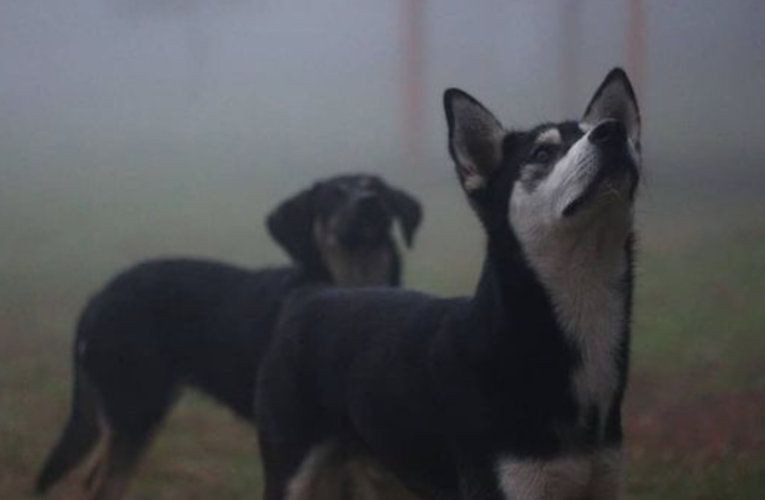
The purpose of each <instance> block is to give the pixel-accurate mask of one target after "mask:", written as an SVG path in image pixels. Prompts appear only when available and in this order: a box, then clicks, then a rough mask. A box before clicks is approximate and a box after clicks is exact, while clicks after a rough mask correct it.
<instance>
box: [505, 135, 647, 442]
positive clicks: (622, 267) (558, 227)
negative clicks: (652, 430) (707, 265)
mask: <svg viewBox="0 0 765 500" xmlns="http://www.w3.org/2000/svg"><path fill="white" fill-rule="evenodd" d="M596 161H597V157H596V151H595V148H594V146H592V145H591V144H590V142H589V141H588V140H587V137H586V135H585V136H583V137H582V138H581V139H580V140H579V141H578V142H577V143H575V144H574V145H573V146H572V147H571V148H570V149H569V151H568V153H567V154H566V155H565V156H564V157H563V158H561V159H560V160H559V161H558V164H557V165H555V167H554V169H553V171H552V172H551V173H550V174H549V175H548V176H547V177H546V178H545V179H543V180H542V181H541V182H540V183H539V184H537V185H536V186H535V187H534V189H533V190H531V191H529V190H527V188H526V187H525V186H524V184H523V183H522V182H517V183H516V185H515V187H514V188H513V193H512V197H511V202H510V224H511V226H512V227H513V230H514V232H515V233H516V235H517V236H518V238H519V240H520V242H521V245H522V247H523V249H524V253H525V255H526V257H527V259H528V260H529V263H530V265H531V267H532V268H533V269H534V271H535V272H536V273H537V275H538V276H539V279H540V281H541V283H542V284H543V285H544V286H545V288H546V289H547V291H548V293H549V294H550V297H551V300H552V303H553V307H554V308H555V311H556V313H557V318H558V321H559V323H560V325H561V327H562V328H563V330H564V332H565V333H566V334H567V335H568V336H569V338H570V339H571V340H572V341H573V342H574V343H575V344H576V346H577V347H578V349H579V351H580V352H581V355H582V361H583V363H582V366H581V367H580V368H579V369H578V370H577V372H575V374H574V380H573V390H574V395H575V397H576V399H577V401H578V402H579V404H580V406H581V408H582V409H583V410H585V411H583V412H582V415H581V418H582V419H584V418H585V416H586V410H587V409H588V408H589V407H590V406H594V407H595V408H597V410H598V416H599V417H600V418H599V423H600V430H601V432H602V429H603V425H604V423H605V420H606V416H607V412H608V409H609V407H610V404H611V402H612V400H613V397H614V393H615V390H616V387H617V383H618V377H617V376H618V367H617V365H616V359H615V354H616V352H617V348H618V344H619V341H620V337H621V333H622V328H623V325H624V321H625V314H626V311H625V310H624V304H625V302H624V296H623V291H622V290H621V289H620V286H619V285H620V280H621V279H622V277H623V276H624V273H625V272H626V269H627V262H626V258H625V255H624V244H625V241H626V238H627V236H628V235H629V232H630V229H631V226H632V212H631V205H630V203H629V202H628V200H627V196H626V194H625V195H624V196H623V197H621V198H618V197H614V196H613V194H610V193H609V192H608V191H607V190H604V192H603V193H602V194H597V195H596V196H598V197H599V198H600V197H603V199H602V200H601V199H598V200H595V201H594V203H596V204H598V206H597V207H595V208H594V209H592V210H594V212H592V213H582V214H579V215H576V216H574V217H573V219H574V220H567V219H566V218H564V217H563V216H562V211H563V209H564V208H565V207H566V206H567V205H568V204H569V203H571V202H572V201H573V200H575V199H576V198H577V197H578V196H580V195H581V194H582V192H583V191H584V190H585V189H586V188H587V187H588V186H589V184H590V182H591V180H592V176H594V175H595V174H596V171H597V169H596V167H597V164H596ZM612 189H613V190H614V191H615V192H617V193H618V192H619V191H620V190H621V191H623V187H622V186H614V187H612ZM606 196H608V197H611V198H613V200H611V201H608V205H607V204H606V198H605V197H606ZM585 210H587V209H586V208H585ZM580 423H581V424H584V421H582V422H580Z"/></svg>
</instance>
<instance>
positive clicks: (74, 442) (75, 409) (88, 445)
mask: <svg viewBox="0 0 765 500" xmlns="http://www.w3.org/2000/svg"><path fill="white" fill-rule="evenodd" d="M83 319H84V318H83ZM80 327H82V322H81V324H80ZM74 358H75V361H74V365H75V368H74V370H75V372H74V389H73V396H72V410H71V413H70V415H69V421H68V422H67V423H66V427H64V432H63V433H62V434H61V437H60V438H59V440H58V442H57V443H56V445H55V447H54V448H53V451H51V453H50V455H49V456H48V459H47V460H46V461H45V465H44V466H43V468H42V470H41V471H40V475H39V476H37V482H36V484H35V492H36V493H37V494H38V495H42V494H44V493H45V492H47V491H48V489H50V487H51V486H53V484H54V483H56V482H57V481H58V480H59V479H61V477H62V476H64V475H66V474H67V473H68V472H69V471H71V470H72V469H73V468H74V467H76V466H77V465H78V464H79V463H80V462H82V460H83V459H84V458H85V456H86V455H87V454H88V452H89V451H90V450H92V449H93V447H94V445H95V444H96V443H97V442H98V439H99V437H100V434H101V429H100V425H99V409H98V397H97V394H96V389H95V387H94V386H93V383H92V382H91V381H90V379H89V378H88V376H87V375H86V374H85V373H84V371H83V369H82V366H81V365H80V363H79V359H78V358H79V356H78V354H77V352H76V347H75V356H74Z"/></svg>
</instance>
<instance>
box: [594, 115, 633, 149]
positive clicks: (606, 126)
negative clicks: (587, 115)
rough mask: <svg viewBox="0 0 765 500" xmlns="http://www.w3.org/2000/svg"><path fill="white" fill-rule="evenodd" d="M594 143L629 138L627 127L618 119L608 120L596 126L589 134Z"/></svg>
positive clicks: (619, 140) (620, 140)
mask: <svg viewBox="0 0 765 500" xmlns="http://www.w3.org/2000/svg"><path fill="white" fill-rule="evenodd" d="M588 138H589V140H590V142H591V143H593V144H602V143H606V142H623V141H625V140H627V129H626V128H625V127H624V124H623V123H621V122H618V121H616V120H606V121H603V122H601V123H599V124H598V125H596V126H595V128H594V129H592V130H591V131H590V135H589V136H588Z"/></svg>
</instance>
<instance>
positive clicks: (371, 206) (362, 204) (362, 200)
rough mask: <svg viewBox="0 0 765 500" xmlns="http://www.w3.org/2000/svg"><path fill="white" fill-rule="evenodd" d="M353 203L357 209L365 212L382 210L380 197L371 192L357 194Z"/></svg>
mask: <svg viewBox="0 0 765 500" xmlns="http://www.w3.org/2000/svg"><path fill="white" fill-rule="evenodd" d="M354 205H355V206H356V208H357V210H359V212H362V213H366V214H368V213H373V212H377V211H382V203H381V202H380V198H379V197H378V196H377V195H376V194H374V193H371V192H370V193H363V194H360V195H358V196H357V197H356V199H355V200H354Z"/></svg>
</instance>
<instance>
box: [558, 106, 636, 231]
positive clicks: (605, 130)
mask: <svg viewBox="0 0 765 500" xmlns="http://www.w3.org/2000/svg"><path fill="white" fill-rule="evenodd" d="M587 140H588V141H589V142H590V144H592V146H593V147H594V148H596V150H597V162H598V167H597V168H598V170H597V172H596V173H595V175H594V176H593V177H592V181H591V182H590V184H589V185H588V186H587V188H586V189H585V190H584V191H583V192H582V194H581V195H579V197H577V198H576V199H575V200H574V201H572V202H571V203H570V204H569V205H568V206H566V208H565V209H564V210H563V215H564V217H569V216H571V215H573V214H575V213H576V212H578V211H579V209H580V208H582V207H584V206H586V205H587V204H588V202H589V201H591V200H593V199H594V198H596V195H597V194H598V191H599V190H600V189H602V187H603V185H604V184H605V183H608V184H609V185H614V184H616V185H619V184H621V183H626V186H627V189H626V193H625V194H626V196H628V197H629V199H630V201H631V200H632V199H634V196H635V190H636V188H637V184H638V180H639V176H640V173H639V171H638V167H637V164H636V163H635V158H634V157H633V155H632V153H631V152H630V144H629V139H628V137H627V129H626V128H625V126H624V124H623V123H621V122H619V121H617V120H604V121H602V122H600V123H598V124H597V125H596V126H595V127H594V128H593V129H592V130H590V132H589V133H588V134H587Z"/></svg>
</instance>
